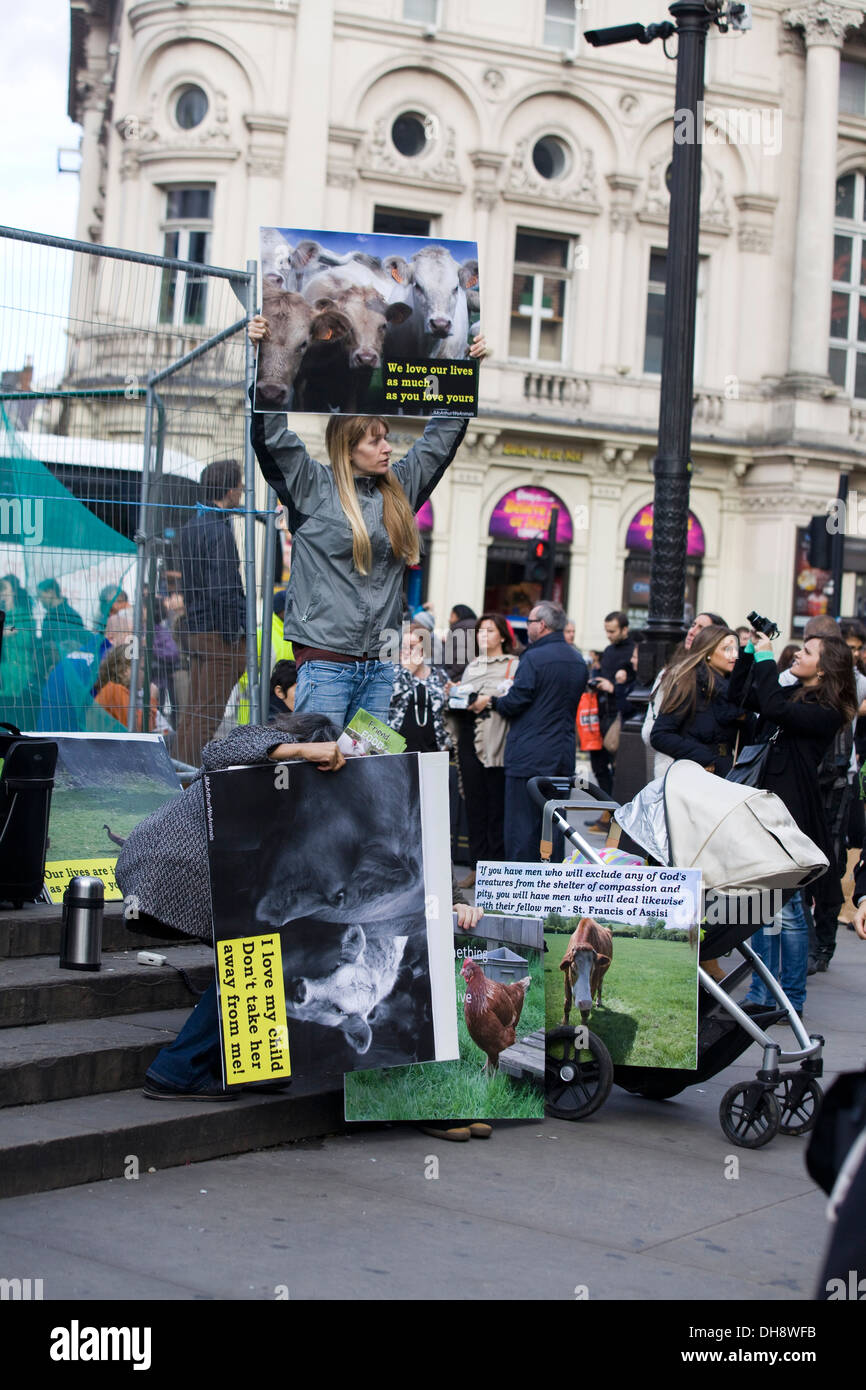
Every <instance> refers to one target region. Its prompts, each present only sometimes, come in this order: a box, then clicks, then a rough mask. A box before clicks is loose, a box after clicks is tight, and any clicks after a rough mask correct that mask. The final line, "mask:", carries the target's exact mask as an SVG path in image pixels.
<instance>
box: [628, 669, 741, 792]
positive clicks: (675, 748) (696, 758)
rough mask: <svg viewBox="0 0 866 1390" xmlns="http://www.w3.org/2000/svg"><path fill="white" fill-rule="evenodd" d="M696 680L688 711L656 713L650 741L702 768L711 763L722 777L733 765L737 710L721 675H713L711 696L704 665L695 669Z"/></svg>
mask: <svg viewBox="0 0 866 1390" xmlns="http://www.w3.org/2000/svg"><path fill="white" fill-rule="evenodd" d="M697 682H698V690H697V700H696V702H695V708H694V710H693V711H692V712H691V714H689V713H688V711H687V709H686V707H685V706H684V705H683V706H681V707H680V708H679V709H677V710H673V711H669V712H668V713H665V714H658V715H656V718H655V722H654V724H653V726H652V732H651V733H650V743H651V744H652V746H653V748H655V749H657V750H658V752H659V753H667V755H668V757H669V758H675V759H682V758H690V759H691V760H692V762H696V763H700V764H701V767H710V766H712V768H713V771H714V772H716V773H717V774H718V775H719V776H720V777H724V776H726V774H727V773H728V772H730V770H731V767H732V766H733V761H734V740H735V738H736V735H737V719H738V716H739V714H740V710H739V707H738V706H737V705H735V704H732V703H731V700H730V697H729V693H728V681H727V680H726V679H725V677H724V676H718V675H714V688H713V693H712V697H709V696H708V694H707V690H708V686H709V680H708V678H707V674H706V672H705V671H704V669H703V667H699V668H698V673H697Z"/></svg>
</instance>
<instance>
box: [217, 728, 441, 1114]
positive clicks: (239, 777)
mask: <svg viewBox="0 0 866 1390" xmlns="http://www.w3.org/2000/svg"><path fill="white" fill-rule="evenodd" d="M447 772H448V769H447V757H446V755H445V754H438V753H433V754H425V755H423V756H418V755H416V754H398V755H392V756H370V757H365V758H356V759H350V760H349V761H348V762H347V764H346V765H345V767H343V768H341V769H340V771H339V772H335V773H326V774H323V773H322V772H320V771H319V770H318V769H317V768H316V767H314V766H312V765H310V764H308V763H301V762H289V763H274V764H273V765H271V766H259V767H244V768H230V769H228V770H227V771H224V772H217V773H211V774H209V775H208V776H207V777H206V778H205V805H206V813H207V824H208V844H209V856H210V880H211V897H212V905H213V919H214V951H215V955H216V970H217V987H218V991H219V1002H220V1017H221V1036H222V1048H223V1070H224V1079H225V1082H226V1085H229V1086H231V1085H243V1084H246V1083H249V1082H253V1081H255V1082H262V1081H275V1080H278V1081H285V1080H291V1081H292V1083H293V1088H297V1091H298V1093H301V1092H310V1091H314V1090H327V1089H331V1088H333V1087H336V1086H337V1085H339V1079H340V1077H341V1076H342V1075H343V1073H345V1072H348V1071H352V1070H354V1069H355V1068H356V1067H370V1066H377V1067H381V1066H384V1067H387V1066H396V1065H400V1064H403V1063H407V1062H417V1061H425V1060H433V1059H438V1058H446V1057H454V1056H456V1055H457V1022H456V1012H455V1006H454V993H453V986H452V983H451V961H452V951H451V947H452V941H451V897H450V893H451V880H450V860H449V841H448V776H447Z"/></svg>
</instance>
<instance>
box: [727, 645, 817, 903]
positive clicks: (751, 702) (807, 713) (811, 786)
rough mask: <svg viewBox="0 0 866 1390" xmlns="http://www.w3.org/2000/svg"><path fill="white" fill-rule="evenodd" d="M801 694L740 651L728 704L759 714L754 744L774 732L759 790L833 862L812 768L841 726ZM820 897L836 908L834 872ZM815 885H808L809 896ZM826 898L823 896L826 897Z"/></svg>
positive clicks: (763, 663) (772, 669)
mask: <svg viewBox="0 0 866 1390" xmlns="http://www.w3.org/2000/svg"><path fill="white" fill-rule="evenodd" d="M801 689H802V687H801V686H800V683H799V681H798V682H797V683H796V684H794V685H780V684H779V677H778V674H777V672H776V665H775V662H773V661H755V659H754V656H753V654H752V653H751V652H741V653H740V656H739V658H738V660H737V664H736V666H735V667H734V670H733V674H732V675H731V681H730V686H729V690H728V697H729V699H733V700H736V699H743V700H744V703H745V705H746V707H747V708H749V709H754V710H757V711H758V712H759V714H760V715H761V719H760V723H759V725H758V735H757V737H758V739H762V738H769V736H770V735H771V734H772V732H773V731H774V729H776V728H778V729H779V731H780V732H779V737H778V738H777V740H776V742H775V743H774V745H773V747H772V748H771V749H770V752H769V754H768V756H767V761H766V764H765V766H764V776H763V778H762V781H761V786H762V787H763V788H764V790H765V791H768V792H775V794H776V796H778V797H779V799H780V800H781V801H783V802H784V803H785V806H786V807H787V809H788V811H789V812H790V814H791V816H792V817H793V818H794V820H795V821H796V822H797V824H798V826H799V827H800V829H801V830H802V831H803V833H804V835H808V836H809V839H810V840H813V841H814V842H815V844H816V845H817V846H818V848H819V849H820V850H822V851H823V853H824V854H826V856H827V858H828V860H829V861H830V864H831V865H832V864H833V863H834V852H833V841H832V836H831V834H830V830H829V828H828V825H827V818H826V816H825V814H824V805H823V797H822V795H821V790H820V787H819V785H818V764H819V763H820V761H821V759H822V758H823V756H824V754H825V753H826V751H827V749H828V748H829V747H830V745H831V743H832V742H833V739H834V738H835V737H836V734H837V733H838V731H839V729H840V728H841V727H842V724H843V722H844V719H843V716H842V714H841V713H838V712H837V711H836V710H834V709H830V708H829V707H828V706H826V705H822V704H820V703H819V702H818V696H817V695H816V694H813V693H812V692H811V691H807V692H806V694H805V696H800V698H799V699H796V698H795V696H797V694H798V692H799V691H800V690H801ZM818 882H820V885H821V891H822V897H823V898H824V900H825V901H827V903H828V905H829V902H830V899H832V900H833V901H835V902H836V903H837V905H841V903H842V892H841V889H840V887H839V879H838V876H837V875H836V874H835V872H833V871H831V872H830V873H829V874H824V875H822V877H821V879H820V880H818ZM816 886H817V885H810V892H812V893H814V891H815V887H816ZM828 895H829V896H828Z"/></svg>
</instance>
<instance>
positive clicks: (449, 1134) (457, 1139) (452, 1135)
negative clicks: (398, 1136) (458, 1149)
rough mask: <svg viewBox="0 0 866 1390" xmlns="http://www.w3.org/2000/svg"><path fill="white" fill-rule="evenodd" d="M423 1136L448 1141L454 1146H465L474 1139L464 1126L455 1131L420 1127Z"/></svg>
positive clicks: (456, 1128)
mask: <svg viewBox="0 0 866 1390" xmlns="http://www.w3.org/2000/svg"><path fill="white" fill-rule="evenodd" d="M418 1128H419V1129H420V1131H421V1133H422V1134H429V1135H430V1136H431V1137H432V1138H433V1139H447V1140H448V1141H449V1142H450V1143H452V1144H465V1143H466V1142H467V1140H469V1139H471V1138H472V1135H471V1134H470V1133H469V1130H468V1129H466V1128H465V1127H463V1126H457V1127H455V1128H454V1129H436V1128H435V1126H433V1125H419V1126H418Z"/></svg>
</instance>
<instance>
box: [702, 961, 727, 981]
mask: <svg viewBox="0 0 866 1390" xmlns="http://www.w3.org/2000/svg"><path fill="white" fill-rule="evenodd" d="M701 969H702V970H706V972H707V974H708V975H709V977H710V979H712V980H715V982H716V984H717V985H720V984H721V983H722V980H723V979H724V978H725V972H724V970H723V969H722V967H721V966H720V965H719V962H718V961H717V960H702V961H701Z"/></svg>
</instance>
